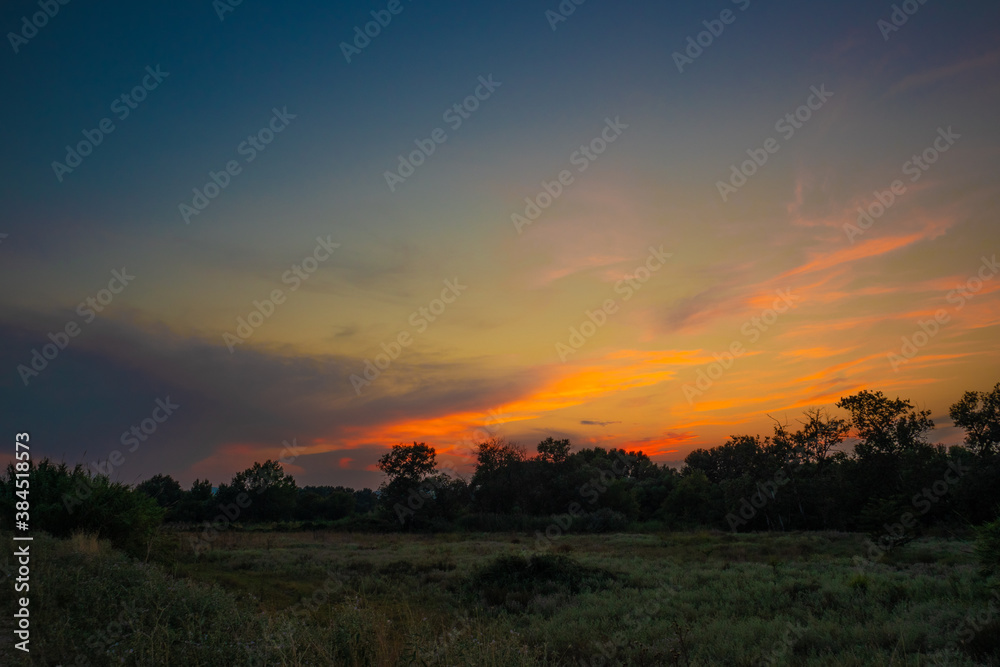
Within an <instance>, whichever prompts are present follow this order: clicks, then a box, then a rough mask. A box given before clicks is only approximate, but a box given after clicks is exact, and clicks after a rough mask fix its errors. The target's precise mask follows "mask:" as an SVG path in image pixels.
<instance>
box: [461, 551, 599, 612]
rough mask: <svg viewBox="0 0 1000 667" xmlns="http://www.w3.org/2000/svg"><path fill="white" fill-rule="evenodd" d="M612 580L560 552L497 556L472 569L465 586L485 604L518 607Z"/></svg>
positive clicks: (575, 593) (573, 593)
mask: <svg viewBox="0 0 1000 667" xmlns="http://www.w3.org/2000/svg"><path fill="white" fill-rule="evenodd" d="M615 579H616V576H615V575H614V574H613V573H612V572H610V571H608V570H604V569H602V568H595V567H588V566H586V565H583V564H581V563H579V562H577V561H576V560H575V559H573V558H570V557H569V556H563V555H561V554H541V555H535V556H531V557H530V558H525V557H524V556H500V557H498V558H496V559H495V560H494V561H493V562H492V563H490V564H489V565H487V566H485V567H483V568H482V569H480V570H478V571H476V572H475V573H474V574H473V575H472V577H471V579H470V581H469V587H470V589H471V590H472V591H473V592H475V593H476V594H478V595H479V596H481V598H482V599H483V601H484V602H486V604H487V605H490V606H498V605H505V606H507V607H508V608H514V609H517V610H521V609H525V608H526V607H527V606H528V605H529V603H531V602H532V601H533V600H536V599H537V598H538V597H540V596H557V595H564V596H568V595H577V594H579V593H581V592H583V591H585V590H600V589H602V588H605V587H607V586H608V584H610V583H611V582H612V581H614V580H615Z"/></svg>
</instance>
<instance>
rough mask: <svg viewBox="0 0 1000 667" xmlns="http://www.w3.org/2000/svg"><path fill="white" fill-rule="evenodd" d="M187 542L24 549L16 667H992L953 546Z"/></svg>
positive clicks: (979, 598)
mask: <svg viewBox="0 0 1000 667" xmlns="http://www.w3.org/2000/svg"><path fill="white" fill-rule="evenodd" d="M4 537H5V538H7V539H9V535H5V536H4ZM190 537H191V534H188V533H184V532H179V531H169V530H164V531H162V532H161V534H160V536H159V537H158V539H157V541H156V542H155V543H154V545H153V547H152V549H151V550H150V554H149V562H148V563H141V562H137V561H135V560H131V559H129V558H127V557H125V556H123V555H121V554H119V553H118V552H116V551H114V550H112V549H110V548H109V547H108V546H107V545H106V544H103V543H98V542H97V541H96V540H94V539H92V538H89V537H85V536H76V537H74V538H73V539H71V540H64V541H60V540H54V539H51V538H45V537H44V536H43V537H40V538H36V540H35V542H34V548H33V552H34V558H33V562H32V573H31V577H32V595H33V596H34V598H33V602H32V604H33V607H32V643H31V648H32V651H31V654H30V657H29V658H27V659H23V660H21V661H20V662H18V663H17V664H32V665H50V664H60V663H61V664H64V665H72V664H80V665H82V664H93V665H102V664H115V665H118V664H126V665H168V664H169V665H180V664H183V665H328V664H338V665H411V664H416V665H482V666H493V665H497V666H499V665H568V664H573V665H610V664H623V665H759V664H777V665H930V664H953V665H975V664H986V665H990V664H994V665H995V664H1000V622H998V620H997V614H996V613H995V612H996V609H997V598H995V597H991V593H993V592H994V591H995V590H996V588H995V586H996V584H995V581H993V580H989V579H987V578H986V577H985V576H984V575H983V574H981V573H980V570H979V567H978V565H977V561H976V558H975V556H974V554H973V549H972V544H971V542H967V541H962V540H952V539H945V538H941V537H937V538H923V539H921V540H918V541H916V542H913V543H911V544H910V545H908V546H906V547H905V548H903V549H901V550H900V551H898V552H897V553H896V554H894V555H893V556H892V558H891V559H890V560H889V562H881V563H871V564H866V563H864V562H863V561H862V560H858V559H857V558H856V557H858V556H863V555H864V554H865V544H864V538H863V536H860V535H854V534H841V533H798V534H777V533H771V534H728V533H722V532H697V533H695V532H689V533H665V534H613V535H565V536H561V537H559V538H558V539H556V540H555V541H554V542H553V543H552V545H551V548H549V549H547V550H546V551H544V552H542V551H537V550H536V549H535V537H534V535H527V534H471V535H470V534H433V535H408V534H393V535H375V534H343V533H336V532H329V531H316V532H263V531H236V530H231V531H227V532H223V533H221V534H220V535H219V536H218V537H217V539H216V540H215V541H214V542H213V543H212V545H211V549H210V550H208V551H207V552H205V553H203V554H201V555H200V556H195V554H194V552H193V551H192V549H191V548H190V546H189V540H190ZM5 588H7V587H6V586H5ZM8 590H9V589H8ZM303 599H305V600H306V604H303ZM970 614H971V617H970ZM976 619H978V620H976ZM8 623H9V622H8ZM970 624H971V625H970ZM963 639H965V640H967V641H965V642H964V643H962V642H961V640H963ZM960 643H961V647H960V648H959V649H958V650H950V651H949V646H950V647H951V648H952V649H954V647H956V646H958V645H959V644H960Z"/></svg>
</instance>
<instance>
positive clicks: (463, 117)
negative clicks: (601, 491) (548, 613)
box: [0, 0, 1000, 488]
mask: <svg viewBox="0 0 1000 667" xmlns="http://www.w3.org/2000/svg"><path fill="white" fill-rule="evenodd" d="M46 10H47V11H48V14H45V12H46ZM0 28H2V30H3V32H4V33H5V35H6V37H5V44H4V45H3V46H0V51H3V53H2V54H0V72H2V76H3V83H4V89H5V91H6V92H7V94H6V95H5V96H4V104H3V107H2V108H3V110H2V113H3V121H4V122H3V123H2V126H0V132H2V133H3V152H2V159H0V170H2V171H0V198H2V202H3V212H4V213H3V216H2V222H0V234H2V236H0V280H2V284H3V286H4V289H3V290H2V292H0V371H2V377H3V379H2V382H0V405H2V406H3V408H2V411H0V412H2V414H0V422H2V426H3V431H4V432H5V433H7V434H12V433H17V432H29V433H30V434H31V443H32V444H33V448H32V450H31V451H32V455H33V456H34V457H35V459H36V460H37V459H39V458H41V457H42V456H50V457H53V458H56V459H60V460H65V461H67V462H70V463H83V464H85V465H87V466H88V467H95V466H101V467H103V469H104V470H105V471H107V472H109V474H110V475H111V476H112V477H113V478H114V479H118V480H121V481H124V482H128V483H135V482H137V481H140V480H142V479H146V478H148V477H150V476H152V475H154V474H157V473H166V474H170V475H172V476H173V477H175V478H176V479H178V480H179V481H181V483H182V484H184V485H185V487H187V486H188V485H190V484H191V482H193V481H194V479H195V478H202V479H204V478H208V479H210V480H211V481H212V482H213V483H215V484H218V483H219V482H224V481H228V480H229V479H230V478H231V477H232V475H233V474H234V473H236V472H237V471H239V470H242V469H244V468H246V467H248V466H249V465H251V464H252V463H253V462H254V461H263V460H266V459H278V458H282V459H283V460H284V463H283V465H284V467H285V470H286V471H287V472H288V473H290V474H291V475H292V476H293V477H295V479H296V480H297V481H298V483H299V484H300V485H301V484H333V485H339V484H343V485H347V486H353V487H356V488H360V487H363V486H369V487H375V486H377V485H378V484H379V483H380V481H381V479H382V476H381V474H380V473H379V472H378V471H377V469H376V468H375V463H376V462H377V460H378V458H379V456H381V455H382V454H383V453H384V452H385V451H387V449H388V448H389V447H391V446H392V445H394V444H398V443H410V442H414V441H417V442H426V443H427V444H429V445H432V446H434V447H435V448H436V449H437V451H438V460H439V463H440V464H443V465H446V466H449V467H451V468H453V469H454V470H457V471H458V472H460V473H468V472H469V471H470V470H471V468H470V463H471V460H472V459H471V456H472V451H473V448H474V445H475V443H477V442H480V441H482V440H484V439H486V438H488V437H494V436H496V437H504V438H506V439H508V440H510V441H513V442H517V443H520V444H522V445H524V446H525V447H526V448H527V449H528V450H529V451H533V450H534V446H535V445H536V444H537V443H538V442H539V441H540V440H542V439H544V438H545V437H548V436H553V437H556V438H569V439H570V440H571V442H572V443H573V445H574V447H593V446H603V447H624V448H627V449H630V450H636V449H641V450H643V451H645V452H646V453H647V454H649V455H650V456H651V457H652V458H653V459H654V460H655V461H657V462H661V463H669V464H672V465H676V464H678V463H679V462H680V461H682V460H683V458H684V456H685V455H686V454H687V453H688V452H690V451H692V450H693V449H696V448H703V447H711V446H716V445H719V444H722V443H723V442H724V441H725V440H726V438H727V437H729V436H730V435H734V434H741V433H762V434H767V433H769V432H770V431H771V428H772V425H773V423H774V421H773V420H778V421H782V422H788V423H789V424H791V425H792V426H794V425H795V423H796V420H797V419H800V418H801V416H802V413H803V411H804V410H807V409H809V408H814V407H822V408H827V409H829V410H830V411H831V413H833V414H837V415H842V414H843V413H842V412H841V411H839V410H838V409H837V408H835V407H834V404H835V403H836V402H837V401H838V400H839V399H840V398H841V397H845V396H848V395H851V394H853V393H856V392H858V391H860V390H862V389H871V390H880V391H883V392H884V393H885V394H887V395H889V396H891V397H895V396H900V397H903V398H907V399H909V400H911V401H912V402H913V404H914V405H915V406H916V407H918V408H920V409H928V410H930V411H931V413H932V418H933V419H934V421H935V423H936V424H937V426H938V428H937V429H936V430H935V431H934V435H933V438H934V441H935V442H942V443H958V442H960V441H961V433H960V432H958V431H957V430H956V429H955V428H953V427H951V426H950V425H951V422H950V420H949V419H948V407H949V406H950V405H951V404H952V403H954V402H955V401H957V400H958V399H959V398H960V397H961V395H962V393H963V392H965V391H969V390H987V389H989V388H991V387H992V386H993V385H994V384H995V383H996V382H997V381H998V380H1000V373H998V370H1000V364H998V359H1000V356H998V352H1000V336H998V335H997V334H998V324H1000V266H998V265H997V264H996V254H997V252H998V251H1000V233H998V226H997V220H998V213H1000V190H998V188H997V181H996V179H997V173H998V158H1000V129H998V126H997V122H996V119H997V109H998V107H1000V76H998V74H1000V39H998V36H1000V5H997V4H996V3H991V2H985V1H980V2H964V3H945V2H943V1H942V0H926V1H925V2H923V3H922V4H921V3H920V2H918V1H917V0H910V1H909V2H904V3H901V4H895V5H893V4H892V3H872V2H862V1H860V0H846V1H845V2H839V3H799V2H791V1H790V0H784V1H775V2H769V3H764V2H761V1H760V0H737V1H729V0H725V1H723V0H718V1H716V2H708V3H706V2H683V3H664V2H645V1H643V2H631V3H613V2H610V1H609V0H588V1H586V2H582V3H581V4H579V5H577V4H575V3H574V2H571V1H569V0H565V1H564V2H562V3H561V4H560V3H557V2H556V1H555V0H548V1H542V2H526V1H521V0H513V1H511V2H507V3H433V2H426V1H420V0H417V1H415V2H413V1H411V0H393V1H392V2H389V1H386V2H382V1H381V0H379V1H376V2H357V3H336V4H330V3H319V2H305V1H303V2H288V3H278V2H267V1H265V0H243V1H242V2H240V3H238V4H234V3H232V2H230V1H227V0H216V1H215V2H212V1H210V0H199V1H197V2H186V3H166V2H151V3H125V2H117V1H115V2H107V3H103V4H102V5H100V7H98V6H97V5H94V4H92V3H84V2H68V3H67V4H59V3H57V2H55V0H49V1H48V2H47V1H46V0H41V2H38V1H36V2H28V1H26V0H16V1H13V2H8V3H4V6H3V8H2V9H0ZM8 439H10V440H11V442H13V440H12V438H10V436H9V435H8ZM12 453H13V447H11V448H9V451H4V452H2V453H0V455H2V457H4V459H5V460H9V459H10V458H11V454H12ZM109 462H110V463H109Z"/></svg>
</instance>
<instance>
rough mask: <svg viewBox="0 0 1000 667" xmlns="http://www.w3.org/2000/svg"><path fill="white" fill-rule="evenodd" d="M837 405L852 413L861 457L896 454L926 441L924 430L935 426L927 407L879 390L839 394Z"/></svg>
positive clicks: (856, 450)
mask: <svg viewBox="0 0 1000 667" xmlns="http://www.w3.org/2000/svg"><path fill="white" fill-rule="evenodd" d="M837 407H838V408H843V409H845V410H847V411H848V412H850V413H851V426H853V427H854V429H855V430H856V432H857V436H858V438H860V440H861V442H859V443H858V444H857V445H855V447H854V451H855V452H856V453H857V455H858V456H859V457H861V458H862V459H866V458H870V457H871V456H873V455H879V454H884V455H889V456H895V455H899V454H902V453H903V452H906V451H911V450H914V449H916V448H918V447H920V446H922V445H926V444H927V440H926V434H927V432H928V431H930V430H931V429H933V428H934V422H932V421H931V420H930V414H931V412H930V410H920V411H916V410H914V409H913V404H912V403H910V402H909V401H907V400H903V399H900V398H895V399H889V398H886V397H885V396H884V395H883V394H882V392H880V391H875V392H872V391H868V390H864V391H861V392H859V393H857V394H854V395H853V396H848V397H847V398H842V399H840V401H839V402H838V403H837Z"/></svg>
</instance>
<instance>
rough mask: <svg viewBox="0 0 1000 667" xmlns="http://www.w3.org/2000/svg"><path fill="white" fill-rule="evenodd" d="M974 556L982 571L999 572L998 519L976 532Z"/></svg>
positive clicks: (999, 525)
mask: <svg viewBox="0 0 1000 667" xmlns="http://www.w3.org/2000/svg"><path fill="white" fill-rule="evenodd" d="M976 555H977V556H978V557H979V562H980V563H981V564H982V566H983V569H984V570H986V571H987V572H993V573H996V572H998V571H1000V518H997V520H996V521H993V522H992V523H988V524H986V525H984V526H980V528H979V530H977V531H976Z"/></svg>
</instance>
